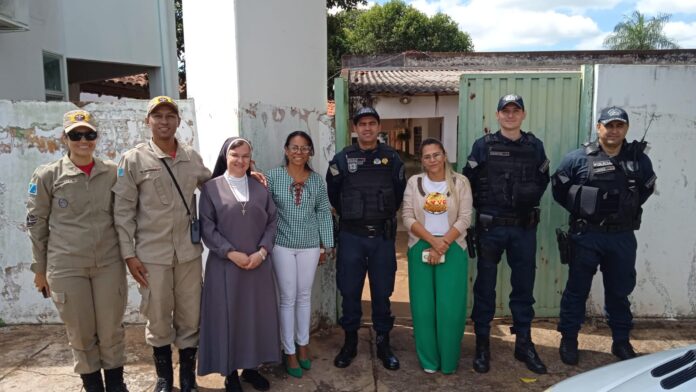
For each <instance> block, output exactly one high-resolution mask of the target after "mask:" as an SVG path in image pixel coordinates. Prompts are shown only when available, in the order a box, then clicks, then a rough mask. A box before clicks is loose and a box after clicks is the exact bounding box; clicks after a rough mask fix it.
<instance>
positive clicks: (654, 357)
mask: <svg viewBox="0 0 696 392" xmlns="http://www.w3.org/2000/svg"><path fill="white" fill-rule="evenodd" d="M638 391H640V392H653V391H655V392H657V391H660V392H665V391H669V392H686V391H689V392H694V391H696V344H694V345H691V346H687V347H683V348H677V349H672V350H667V351H661V352H659V353H654V354H650V355H644V356H639V357H636V358H633V359H629V360H627V361H621V362H616V363H612V364H610V365H606V366H603V367H601V368H597V369H593V370H590V371H587V372H585V373H581V374H578V375H577V376H573V377H571V378H569V379H566V380H563V381H561V382H559V383H558V384H556V385H554V386H552V387H551V388H549V389H547V390H546V392H638Z"/></svg>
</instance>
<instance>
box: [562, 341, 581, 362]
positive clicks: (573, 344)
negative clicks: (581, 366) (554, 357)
mask: <svg viewBox="0 0 696 392" xmlns="http://www.w3.org/2000/svg"><path fill="white" fill-rule="evenodd" d="M558 353H559V354H560V355H561V361H563V363H565V364H566V365H571V366H575V365H577V364H578V362H579V360H580V354H579V353H578V338H571V337H562V338H561V345H560V346H558Z"/></svg>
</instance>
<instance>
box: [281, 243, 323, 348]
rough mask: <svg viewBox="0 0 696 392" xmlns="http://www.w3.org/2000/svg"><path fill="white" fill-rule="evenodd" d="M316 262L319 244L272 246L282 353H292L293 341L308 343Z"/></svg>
mask: <svg viewBox="0 0 696 392" xmlns="http://www.w3.org/2000/svg"><path fill="white" fill-rule="evenodd" d="M318 263H319V248H309V249H290V248H284V247H282V246H278V245H276V246H274V247H273V271H274V273H275V276H276V283H277V286H278V293H279V295H280V301H279V304H280V305H279V312H278V313H279V319H280V340H281V343H282V345H283V351H284V352H285V354H288V355H292V354H295V343H297V344H298V345H300V346H306V345H307V344H309V325H310V318H311V315H312V305H311V299H312V285H313V284H314V274H315V273H316V272H317V264H318Z"/></svg>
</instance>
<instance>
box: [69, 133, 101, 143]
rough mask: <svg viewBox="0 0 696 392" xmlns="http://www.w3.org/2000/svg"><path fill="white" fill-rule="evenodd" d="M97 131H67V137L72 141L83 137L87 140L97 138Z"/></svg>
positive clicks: (77, 140)
mask: <svg viewBox="0 0 696 392" xmlns="http://www.w3.org/2000/svg"><path fill="white" fill-rule="evenodd" d="M97 136H98V135H97V133H96V132H95V131H89V132H68V139H70V140H72V141H73V142H79V141H80V140H82V138H83V137H84V138H85V139H87V140H88V141H90V142H91V141H92V140H97Z"/></svg>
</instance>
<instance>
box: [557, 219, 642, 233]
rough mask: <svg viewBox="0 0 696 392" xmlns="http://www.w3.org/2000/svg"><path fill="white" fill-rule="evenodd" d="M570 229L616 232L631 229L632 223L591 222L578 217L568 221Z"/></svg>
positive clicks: (576, 230)
mask: <svg viewBox="0 0 696 392" xmlns="http://www.w3.org/2000/svg"><path fill="white" fill-rule="evenodd" d="M570 230H571V231H572V232H575V233H586V232H596V233H618V232H621V231H633V230H635V225H634V224H633V223H612V224H609V223H604V224H603V223H591V222H588V221H586V220H584V219H578V220H575V221H572V222H571V223H570Z"/></svg>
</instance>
